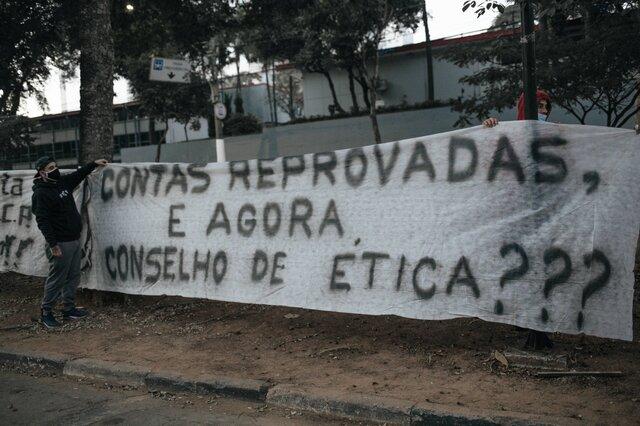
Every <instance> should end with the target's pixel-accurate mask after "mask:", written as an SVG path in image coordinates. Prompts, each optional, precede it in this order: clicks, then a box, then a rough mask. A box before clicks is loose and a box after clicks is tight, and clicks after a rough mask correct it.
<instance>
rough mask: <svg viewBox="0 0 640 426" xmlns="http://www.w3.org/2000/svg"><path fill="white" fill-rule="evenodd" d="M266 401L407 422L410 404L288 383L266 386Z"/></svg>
mask: <svg viewBox="0 0 640 426" xmlns="http://www.w3.org/2000/svg"><path fill="white" fill-rule="evenodd" d="M267 402H268V403H270V404H273V405H278V406H280V407H285V408H291V409H297V410H305V411H311V412H314V413H317V414H329V415H333V416H336V415H338V416H343V417H348V418H351V419H358V420H368V421H375V422H389V423H402V424H408V423H410V422H411V417H410V411H411V409H412V408H413V404H412V403H410V402H407V401H402V400H393V399H387V398H377V397H371V396H365V395H362V396H361V395H352V396H349V397H346V398H345V397H344V396H341V397H336V396H334V395H332V394H331V393H330V392H327V391H322V390H317V389H313V390H307V391H301V390H299V389H295V388H293V387H290V386H275V387H273V388H271V389H269V393H268V394H267Z"/></svg>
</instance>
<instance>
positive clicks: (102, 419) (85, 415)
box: [0, 370, 345, 425]
mask: <svg viewBox="0 0 640 426" xmlns="http://www.w3.org/2000/svg"><path fill="white" fill-rule="evenodd" d="M187 423H188V424H212V425H218V424H220V425H229V424H233V425H256V424H259V425H294V424H295V425H326V424H329V425H338V424H345V422H344V421H341V420H335V419H330V418H324V417H320V416H312V415H308V414H301V413H297V412H295V411H291V410H285V409H280V408H276V407H269V406H266V405H264V404H255V403H250V402H243V401H237V400H231V399H225V398H215V397H211V396H201V397H200V396H197V395H191V394H176V395H172V394H167V393H156V394H151V393H148V392H147V390H146V388H144V387H143V388H140V389H126V388H123V387H111V386H108V385H106V384H104V383H102V384H92V383H88V382H80V381H76V380H73V379H70V378H66V377H46V376H41V377H32V376H29V375H27V374H20V373H16V372H13V371H7V370H0V424H11V425H15V424H29V425H33V424H73V425H117V424H126V425H163V424H187Z"/></svg>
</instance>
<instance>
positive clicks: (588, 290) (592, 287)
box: [578, 250, 611, 330]
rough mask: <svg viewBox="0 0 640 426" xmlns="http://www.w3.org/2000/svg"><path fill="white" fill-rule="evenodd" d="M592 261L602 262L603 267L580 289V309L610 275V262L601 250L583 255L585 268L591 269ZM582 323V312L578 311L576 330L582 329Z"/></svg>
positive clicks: (603, 284)
mask: <svg viewBox="0 0 640 426" xmlns="http://www.w3.org/2000/svg"><path fill="white" fill-rule="evenodd" d="M593 262H597V263H600V264H602V266H603V267H604V269H603V271H602V273H601V274H600V275H598V276H597V277H595V278H594V279H592V280H591V281H589V283H588V284H587V286H586V287H585V288H584V289H583V290H582V309H584V305H586V304H587V300H589V298H590V297H591V296H593V295H594V294H595V293H596V292H598V291H600V290H601V289H602V288H604V287H605V286H606V285H607V283H608V282H609V278H610V277H611V263H609V259H607V256H605V254H604V253H603V252H601V251H600V250H594V251H593V253H591V254H587V255H585V256H584V265H585V266H586V267H587V268H589V269H591V265H592V264H593ZM583 325H584V314H583V313H582V311H580V313H579V314H578V330H582V326H583Z"/></svg>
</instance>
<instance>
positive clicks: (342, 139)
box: [122, 107, 455, 163]
mask: <svg viewBox="0 0 640 426" xmlns="http://www.w3.org/2000/svg"><path fill="white" fill-rule="evenodd" d="M378 120H379V123H380V130H381V133H382V139H383V140H384V141H385V142H389V141H395V140H400V139H407V138H413V137H419V136H424V135H430V134H434V133H442V132H446V131H449V130H451V129H452V128H453V123H454V122H455V115H453V114H452V113H451V111H450V109H449V107H442V108H432V109H425V110H416V111H404V112H397V113H390V114H381V115H380V116H379V117H378ZM225 142H226V155H227V160H229V161H231V160H243V159H251V158H275V157H281V156H287V155H298V154H304V153H308V152H322V151H333V150H337V149H344V148H352V147H358V146H364V145H371V144H372V143H373V132H372V130H371V121H370V120H369V117H368V116H363V117H354V118H344V119H340V120H325V121H317V122H312V123H302V124H294V125H289V126H279V127H274V128H266V129H265V131H264V132H263V133H262V134H254V135H245V136H236V137H230V138H226V139H225ZM155 150H156V147H154V146H143V147H135V148H125V149H123V150H122V162H123V163H133V162H150V161H153V160H154V158H155V152H156V151H155ZM160 160H161V161H162V162H186V163H191V162H195V163H198V162H200V163H202V162H214V161H216V156H215V144H214V142H213V141H212V140H201V141H190V142H178V143H174V144H168V145H163V146H162V152H161V156H160Z"/></svg>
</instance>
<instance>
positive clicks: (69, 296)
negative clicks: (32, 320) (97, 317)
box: [31, 157, 108, 328]
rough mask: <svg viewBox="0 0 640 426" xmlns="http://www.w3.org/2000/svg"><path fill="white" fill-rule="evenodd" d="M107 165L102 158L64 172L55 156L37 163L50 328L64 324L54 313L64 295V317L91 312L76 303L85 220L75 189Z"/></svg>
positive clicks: (45, 315) (35, 200)
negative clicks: (77, 205)
mask: <svg viewBox="0 0 640 426" xmlns="http://www.w3.org/2000/svg"><path fill="white" fill-rule="evenodd" d="M107 164H108V163H107V160H103V159H100V160H96V161H94V162H91V163H89V164H87V165H85V166H83V167H80V168H79V169H78V170H76V171H75V172H72V173H68V174H65V175H62V174H60V170H59V169H58V166H57V164H56V162H55V160H54V159H53V158H51V157H41V158H39V159H38V161H37V162H36V170H37V172H36V175H35V176H34V177H33V195H32V197H31V210H32V212H33V214H34V215H35V217H36V222H37V224H38V228H39V229H40V232H42V235H43V236H44V239H45V240H46V245H45V252H46V255H47V259H48V260H49V274H48V276H47V278H46V280H45V282H44V296H43V298H42V306H41V320H42V324H43V325H44V326H45V327H47V328H54V327H59V326H60V323H59V322H58V321H57V320H56V318H55V316H54V315H53V308H54V306H55V304H56V302H57V300H58V299H59V298H60V297H62V304H63V310H62V318H63V319H65V320H71V319H78V318H82V317H85V316H87V315H88V312H87V311H86V310H85V309H82V308H79V307H76V305H75V294H76V288H77V286H78V282H79V281H80V257H81V252H80V232H81V231H82V220H81V218H80V213H78V209H77V207H76V203H75V200H74V198H73V190H74V189H75V188H76V187H77V186H78V185H80V183H81V182H82V181H83V180H84V178H86V177H87V176H88V175H89V174H90V173H91V172H92V171H93V170H94V169H95V168H96V167H98V166H106V165H107Z"/></svg>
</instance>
